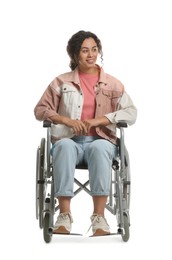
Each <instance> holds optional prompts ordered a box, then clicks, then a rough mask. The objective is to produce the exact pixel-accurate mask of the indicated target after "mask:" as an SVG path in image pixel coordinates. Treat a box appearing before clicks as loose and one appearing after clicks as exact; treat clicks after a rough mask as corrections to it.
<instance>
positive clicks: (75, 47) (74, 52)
mask: <svg viewBox="0 0 172 260" xmlns="http://www.w3.org/2000/svg"><path fill="white" fill-rule="evenodd" d="M87 38H93V39H94V40H95V42H96V44H97V47H98V51H99V54H100V55H101V60H102V61H103V51H102V45H101V41H100V40H99V38H98V37H97V36H96V35H95V34H94V33H92V32H90V31H79V32H77V33H75V34H74V35H73V36H72V37H71V38H70V39H69V41H68V45H67V48H66V50H67V53H68V55H69V57H70V64H69V67H70V68H71V70H74V69H75V68H76V67H77V66H78V56H79V52H80V49H81V45H82V43H83V41H84V40H85V39H87Z"/></svg>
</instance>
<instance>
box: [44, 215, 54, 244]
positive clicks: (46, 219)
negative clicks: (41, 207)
mask: <svg viewBox="0 0 172 260" xmlns="http://www.w3.org/2000/svg"><path fill="white" fill-rule="evenodd" d="M50 224H51V216H50V213H48V212H46V213H45V216H44V229H43V234H44V240H45V242H46V243H49V242H50V241H51V238H52V234H51V233H50V232H49V228H50Z"/></svg>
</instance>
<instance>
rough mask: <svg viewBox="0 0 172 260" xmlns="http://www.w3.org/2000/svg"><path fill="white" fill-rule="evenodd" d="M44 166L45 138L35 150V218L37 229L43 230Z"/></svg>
mask: <svg viewBox="0 0 172 260" xmlns="http://www.w3.org/2000/svg"><path fill="white" fill-rule="evenodd" d="M44 166H45V138H42V139H41V143H40V147H38V150H37V168H36V217H37V219H39V227H40V228H43V209H44V190H45V189H44V181H45V176H44Z"/></svg>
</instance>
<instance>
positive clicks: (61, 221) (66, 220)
mask: <svg viewBox="0 0 172 260" xmlns="http://www.w3.org/2000/svg"><path fill="white" fill-rule="evenodd" d="M72 223H73V218H72V215H71V213H70V212H67V213H60V214H59V215H58V217H57V220H56V223H55V225H54V227H53V233H55V234H69V233H70V231H71V228H72Z"/></svg>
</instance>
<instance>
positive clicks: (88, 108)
mask: <svg viewBox="0 0 172 260" xmlns="http://www.w3.org/2000/svg"><path fill="white" fill-rule="evenodd" d="M79 78H80V83H81V88H82V91H83V93H84V104H83V109H82V115H81V120H83V121H84V120H85V119H90V118H94V116H95V108H96V98H95V97H96V93H95V90H94V87H95V85H96V83H97V82H98V79H99V75H94V74H86V73H82V72H80V73H79ZM88 135H97V134H96V131H95V129H94V128H92V129H91V131H90V133H89V134H88Z"/></svg>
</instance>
